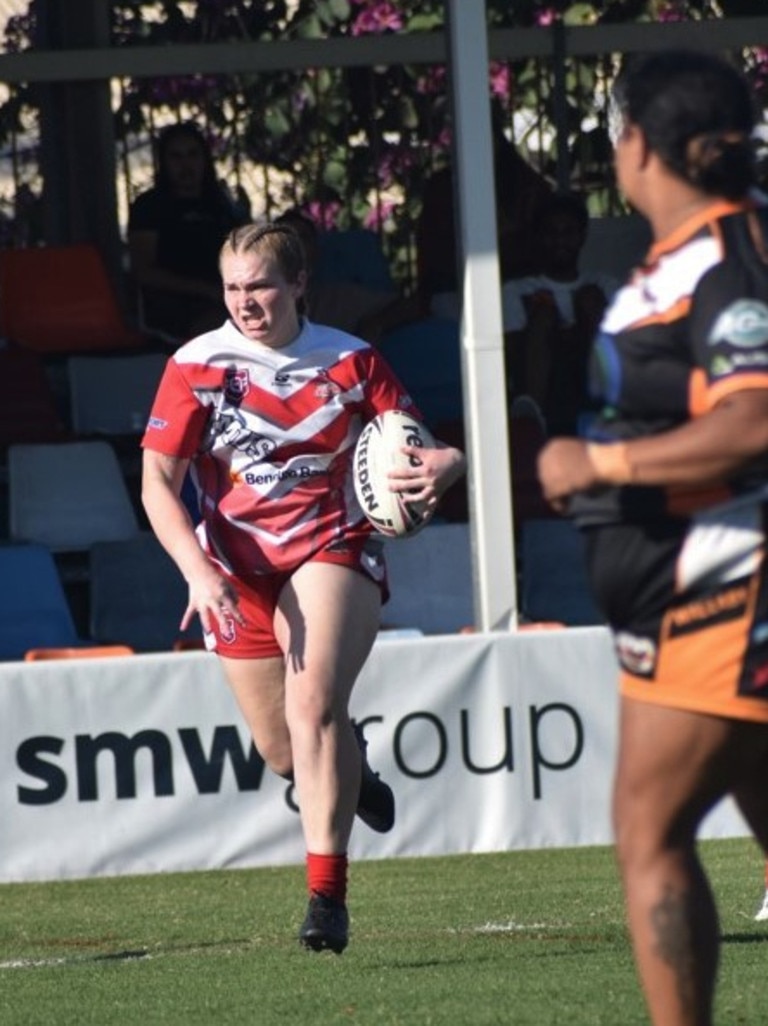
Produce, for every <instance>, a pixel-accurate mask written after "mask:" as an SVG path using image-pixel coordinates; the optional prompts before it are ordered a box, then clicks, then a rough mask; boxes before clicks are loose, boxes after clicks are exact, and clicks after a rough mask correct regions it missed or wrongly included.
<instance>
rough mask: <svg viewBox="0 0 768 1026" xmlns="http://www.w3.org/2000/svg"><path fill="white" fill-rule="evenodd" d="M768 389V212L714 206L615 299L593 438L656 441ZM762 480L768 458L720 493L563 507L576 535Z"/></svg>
mask: <svg viewBox="0 0 768 1026" xmlns="http://www.w3.org/2000/svg"><path fill="white" fill-rule="evenodd" d="M745 388H749V389H754V388H768V206H767V205H765V203H764V201H763V200H762V199H761V198H755V199H750V200H748V201H746V202H741V203H728V202H724V201H718V202H716V203H713V204H712V206H710V207H709V208H708V209H707V210H705V211H703V212H701V213H699V214H697V215H696V216H695V217H693V218H691V219H690V220H688V221H687V222H686V223H685V224H683V225H682V226H681V227H680V228H679V229H678V230H677V231H676V232H675V233H674V234H673V235H671V236H669V237H668V238H666V239H664V240H663V241H661V242H658V243H656V244H655V245H654V246H652V248H651V249H650V251H649V253H648V256H647V258H646V261H645V263H644V264H643V266H642V267H640V268H639V269H638V270H636V271H635V272H634V274H633V275H632V277H631V279H630V281H629V282H628V283H627V284H626V285H625V286H624V287H623V288H622V289H620V290H619V292H618V293H617V294H616V296H615V297H614V300H613V302H612V303H611V306H610V308H609V309H608V311H607V312H606V315H605V317H604V319H603V322H602V324H601V326H600V331H599V333H598V336H597V338H596V340H595V343H594V348H593V357H592V389H593V391H594V393H595V396H596V397H597V398H599V399H600V401H601V402H602V404H603V408H602V412H601V414H600V416H599V417H598V418H597V420H596V421H595V423H594V424H593V426H592V428H591V429H590V437H591V438H592V439H594V440H597V441H611V440H616V439H631V438H638V437H642V436H647V435H654V434H659V433H660V432H663V431H668V430H670V429H672V428H674V427H677V426H679V425H681V424H683V423H685V422H686V421H687V420H690V419H691V418H694V417H697V416H700V415H701V414H702V413H705V412H706V411H707V410H710V409H712V407H713V406H714V405H715V404H716V403H717V402H718V401H719V400H721V399H722V398H723V397H724V396H727V395H728V394H729V393H731V392H734V391H738V390H741V389H745ZM766 482H768V456H767V457H766V458H764V459H762V458H761V459H760V460H756V461H755V462H754V463H752V464H750V465H749V466H747V467H745V468H742V469H740V471H739V472H738V474H737V475H736V476H734V478H733V479H732V480H729V481H728V482H726V483H725V484H724V487H723V489H722V490H718V489H715V490H713V489H712V488H711V487H710V488H707V489H706V490H704V489H702V490H698V491H697V490H696V489H689V490H686V493H685V494H684V495H683V494H681V493H680V490H679V489H677V490H675V491H671V490H668V489H664V488H650V487H631V486H628V487H623V488H606V489H602V490H600V491H599V492H595V493H590V494H588V495H586V494H584V495H579V496H576V497H574V499H573V501H572V507H571V512H572V514H573V515H574V516H575V517H576V519H577V521H578V522H579V524H580V525H582V526H588V525H590V524H593V525H597V524H609V523H643V522H647V521H649V520H658V519H660V518H666V517H669V516H670V515H673V516H675V515H679V516H681V517H682V518H684V517H685V516H686V515H687V514H688V513H690V512H693V511H694V510H696V509H702V508H705V507H707V506H709V505H711V504H712V503H713V502H717V501H722V500H723V499H724V498H727V496H728V495H729V494H737V493H742V492H744V491H749V490H751V489H753V488H757V487H760V486H761V485H764V484H765V483H766Z"/></svg>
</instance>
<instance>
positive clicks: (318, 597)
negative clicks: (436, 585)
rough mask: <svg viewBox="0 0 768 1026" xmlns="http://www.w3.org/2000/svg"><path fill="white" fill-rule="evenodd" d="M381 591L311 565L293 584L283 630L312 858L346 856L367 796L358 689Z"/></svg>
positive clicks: (350, 573)
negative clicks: (352, 716)
mask: <svg viewBox="0 0 768 1026" xmlns="http://www.w3.org/2000/svg"><path fill="white" fill-rule="evenodd" d="M380 603H381V599H380V592H379V589H378V587H377V586H376V585H375V584H373V582H372V581H370V580H368V579H367V578H366V577H364V576H363V575H362V574H359V573H357V572H356V571H354V570H350V569H348V568H346V567H340V566H335V565H333V564H329V563H307V564H305V565H304V566H302V567H301V568H300V569H299V570H297V571H296V573H295V574H293V575H292V577H291V580H290V581H289V583H288V584H287V585H286V587H285V589H284V590H283V593H282V595H281V597H280V602H279V605H278V611H277V614H276V617H275V626H276V632H277V636H278V640H279V642H280V644H281V646H282V647H283V649H284V651H285V652H286V667H285V702H286V719H287V722H288V727H289V730H290V735H291V742H292V747H293V759H294V773H295V778H296V789H297V792H298V796H299V804H300V806H301V807H302V823H303V826H304V833H305V837H306V840H307V845H308V847H309V850H310V851H315V852H318V853H332V852H340V851H346V848H347V844H348V842H349V835H350V832H351V829H352V822H353V819H354V814H355V809H356V807H357V797H358V793H359V790H360V751H359V748H358V746H357V743H356V741H355V737H354V734H353V731H352V727H351V725H350V722H349V715H348V705H349V698H350V694H351V692H352V688H353V686H354V683H355V681H356V679H357V676H358V674H359V673H360V671H361V669H362V667H363V664H364V663H365V660H366V659H367V657H368V654H369V652H370V650H371V646H372V645H373V642H374V640H375V638H376V634H377V632H378V626H379V609H380Z"/></svg>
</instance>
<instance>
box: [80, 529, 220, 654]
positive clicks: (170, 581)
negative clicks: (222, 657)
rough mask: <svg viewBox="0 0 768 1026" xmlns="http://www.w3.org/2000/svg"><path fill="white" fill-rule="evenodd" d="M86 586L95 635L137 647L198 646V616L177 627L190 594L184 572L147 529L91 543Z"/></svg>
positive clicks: (148, 649) (146, 649)
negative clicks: (184, 627)
mask: <svg viewBox="0 0 768 1026" xmlns="http://www.w3.org/2000/svg"><path fill="white" fill-rule="evenodd" d="M89 588H90V602H89V605H90V617H91V622H90V630H89V634H90V636H91V637H92V638H93V640H94V641H96V642H99V643H100V644H125V645H130V647H131V648H133V649H134V650H135V651H136V652H168V651H173V650H174V649H175V650H182V649H184V648H191V647H198V646H197V644H196V643H197V642H198V641H199V640H200V638H201V637H202V630H201V628H200V623H199V620H198V619H197V618H195V621H194V623H193V625H192V627H190V629H189V630H188V631H185V632H184V634H182V632H181V631H180V630H179V622H180V620H181V617H182V615H183V613H184V610H185V609H186V606H187V597H188V593H187V586H186V584H185V582H184V578H183V577H182V576H181V574H180V573H179V571H178V569H177V568H176V566H175V565H174V563H173V561H172V560H171V558H170V556H168V554H167V553H166V552H165V550H164V549H163V547H162V546H161V545H160V542H159V541H158V540H157V539H156V538H155V536H154V535H153V534H152V533H151V532H148V531H144V532H142V533H141V534H138V535H136V536H135V537H133V538H127V539H124V540H122V541H112V542H98V543H97V544H95V545H93V546H92V547H91V550H90V554H89ZM180 641H183V642H184V644H178V642H180Z"/></svg>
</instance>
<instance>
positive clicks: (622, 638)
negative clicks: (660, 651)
mask: <svg viewBox="0 0 768 1026" xmlns="http://www.w3.org/2000/svg"><path fill="white" fill-rule="evenodd" d="M615 643H616V655H617V656H618V657H619V662H620V663H621V665H622V666H623V667H624V669H625V670H626V671H627V673H633V674H635V676H637V677H650V676H652V674H653V671H654V669H655V668H656V655H657V648H656V643H655V642H654V641H652V640H651V639H650V638H641V637H639V636H638V635H637V634H629V633H628V632H627V631H619V633H618V634H617V635H616V638H615Z"/></svg>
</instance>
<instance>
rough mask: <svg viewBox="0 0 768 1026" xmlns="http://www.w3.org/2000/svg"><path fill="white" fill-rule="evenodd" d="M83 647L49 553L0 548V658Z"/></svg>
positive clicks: (24, 547) (35, 547) (40, 547)
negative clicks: (38, 651)
mask: <svg viewBox="0 0 768 1026" xmlns="http://www.w3.org/2000/svg"><path fill="white" fill-rule="evenodd" d="M82 644H83V642H82V641H81V640H80V638H79V637H78V635H77V629H76V627H75V622H74V619H73V617H72V611H71V609H70V607H69V602H68V600H67V596H66V592H65V591H64V587H63V585H62V583H61V578H60V576H59V571H58V568H57V566H56V562H55V560H54V557H53V554H52V553H51V551H50V549H48V548H46V547H45V546H44V545H38V544H34V543H30V544H19V545H14V544H8V545H0V659H23V658H24V655H25V653H26V652H28V651H29V650H30V649H33V648H48V647H75V646H79V645H82Z"/></svg>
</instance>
